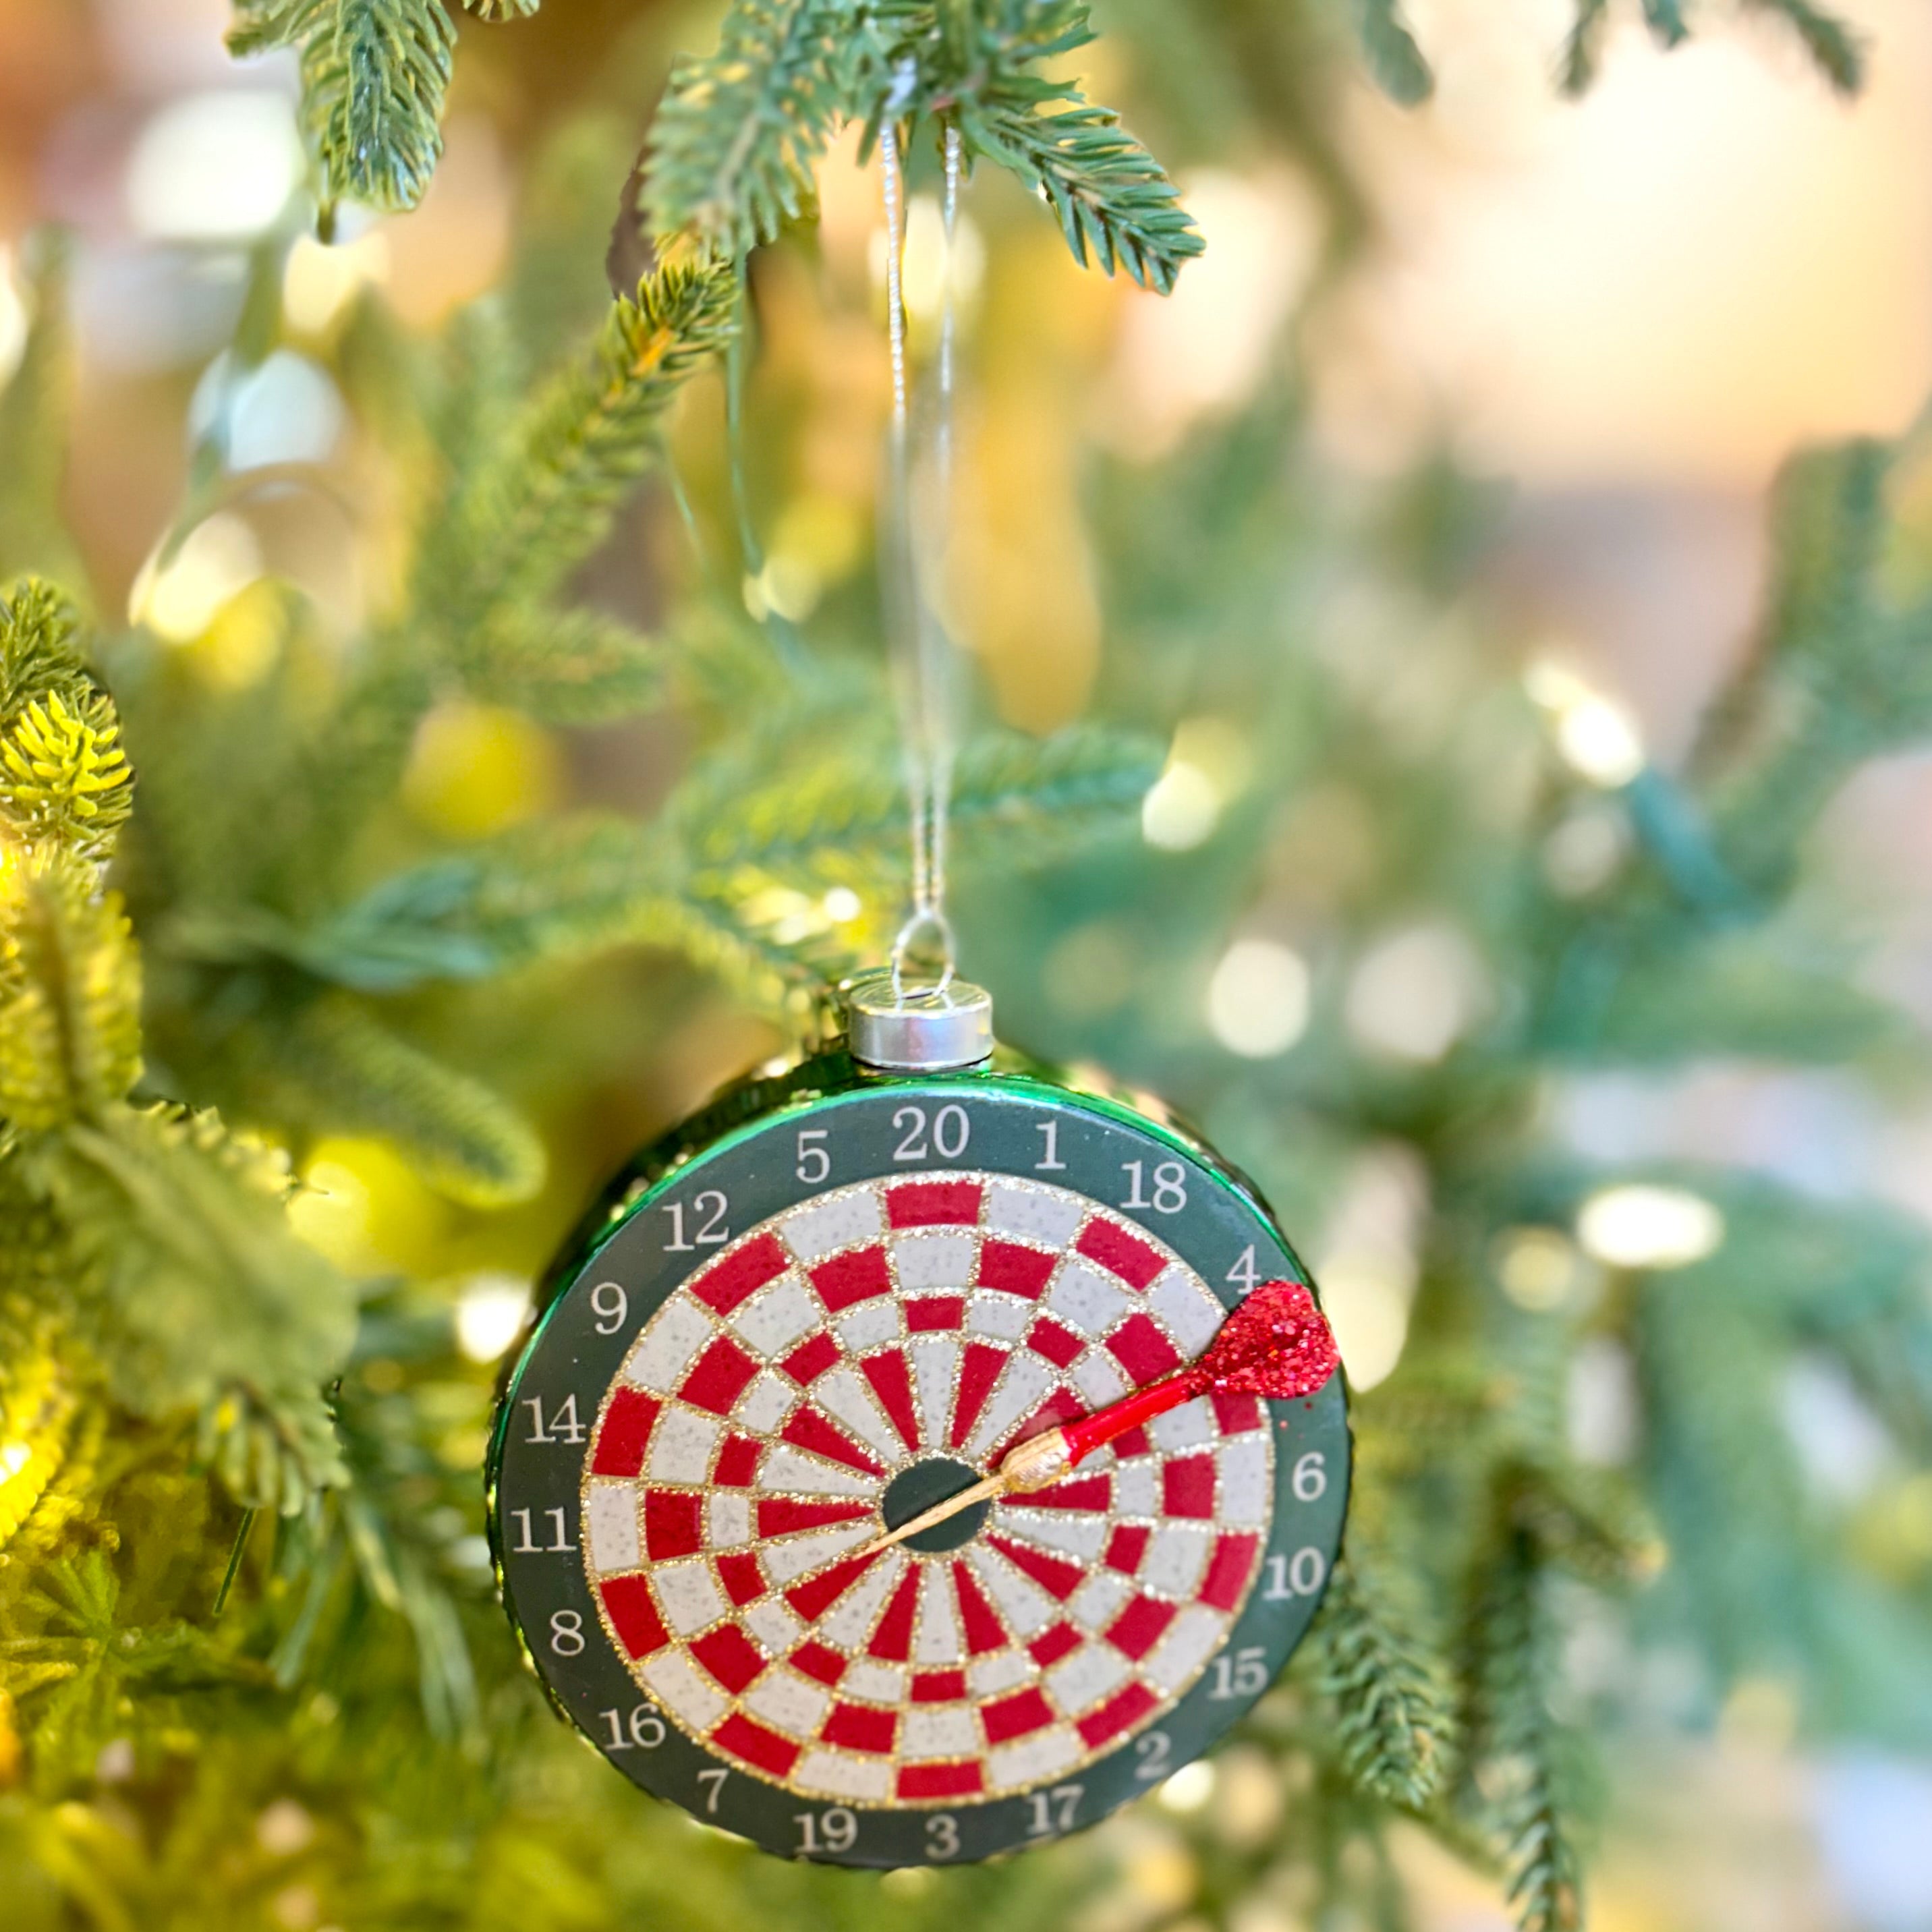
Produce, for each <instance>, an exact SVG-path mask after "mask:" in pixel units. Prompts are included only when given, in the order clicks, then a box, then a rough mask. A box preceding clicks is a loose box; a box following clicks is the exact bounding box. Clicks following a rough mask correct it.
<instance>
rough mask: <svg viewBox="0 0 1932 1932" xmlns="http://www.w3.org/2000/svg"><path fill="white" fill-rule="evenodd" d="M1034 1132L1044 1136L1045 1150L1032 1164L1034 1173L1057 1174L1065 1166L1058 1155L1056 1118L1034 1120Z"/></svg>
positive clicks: (1057, 1124) (1058, 1135) (1058, 1126)
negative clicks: (1054, 1119) (1052, 1119)
mask: <svg viewBox="0 0 1932 1932" xmlns="http://www.w3.org/2000/svg"><path fill="white" fill-rule="evenodd" d="M1034 1133H1037V1134H1044V1135H1045V1136H1046V1153H1045V1154H1043V1155H1041V1157H1040V1159H1039V1160H1037V1161H1035V1162H1034V1164H1033V1171H1034V1173H1036V1174H1058V1173H1059V1172H1061V1171H1062V1170H1063V1169H1064V1168H1065V1167H1066V1166H1067V1163H1066V1162H1064V1160H1061V1157H1060V1123H1059V1122H1058V1121H1035V1122H1034Z"/></svg>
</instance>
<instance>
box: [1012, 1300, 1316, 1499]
mask: <svg viewBox="0 0 1932 1932" xmlns="http://www.w3.org/2000/svg"><path fill="white" fill-rule="evenodd" d="M1340 1360H1341V1358H1340V1355H1338V1354H1337V1352H1336V1349H1335V1337H1334V1334H1332V1333H1331V1331H1330V1329H1329V1327H1328V1323H1327V1322H1325V1320H1323V1319H1322V1311H1321V1310H1319V1308H1317V1307H1316V1305H1315V1298H1314V1297H1313V1295H1310V1293H1309V1292H1308V1290H1307V1289H1306V1288H1305V1287H1304V1286H1302V1284H1301V1283H1300V1282H1298V1281H1268V1282H1264V1283H1262V1285H1261V1286H1260V1287H1259V1288H1257V1289H1256V1290H1255V1291H1254V1292H1253V1294H1252V1295H1250V1296H1249V1297H1248V1298H1247V1300H1246V1301H1244V1302H1243V1303H1242V1304H1241V1306H1240V1307H1238V1308H1237V1309H1236V1310H1235V1312H1234V1313H1232V1315H1230V1316H1229V1317H1228V1319H1227V1320H1226V1321H1225V1322H1223V1323H1222V1325H1221V1328H1220V1333H1219V1334H1217V1335H1216V1336H1215V1337H1214V1340H1213V1341H1211V1342H1210V1343H1208V1346H1207V1348H1206V1349H1205V1350H1204V1351H1203V1352H1202V1355H1201V1356H1200V1358H1199V1360H1198V1361H1193V1362H1190V1364H1188V1365H1187V1367H1186V1368H1184V1369H1180V1370H1176V1371H1175V1373H1174V1374H1172V1375H1171V1376H1167V1377H1166V1378H1165V1379H1163V1380H1162V1381H1160V1382H1151V1383H1150V1384H1149V1385H1148V1387H1146V1388H1144V1389H1136V1391H1134V1392H1133V1394H1132V1395H1128V1396H1123V1397H1121V1400H1119V1401H1118V1402H1116V1403H1110V1404H1109V1406H1107V1407H1106V1408H1105V1409H1100V1410H1099V1411H1097V1412H1096V1413H1095V1414H1094V1415H1088V1416H1083V1417H1082V1418H1081V1419H1080V1420H1079V1421H1078V1422H1070V1423H1068V1424H1067V1425H1066V1426H1065V1427H1064V1428H1063V1429H1062V1430H1061V1431H1060V1433H1061V1435H1062V1436H1064V1437H1065V1438H1066V1439H1067V1461H1068V1463H1070V1464H1072V1463H1079V1462H1081V1461H1082V1460H1085V1458H1086V1457H1089V1456H1091V1455H1092V1454H1093V1453H1094V1451H1095V1450H1097V1449H1100V1448H1105V1447H1106V1445H1107V1444H1109V1442H1112V1441H1113V1440H1114V1439H1115V1437H1116V1436H1124V1435H1125V1434H1126V1433H1127V1431H1128V1430H1130V1429H1138V1428H1139V1427H1140V1426H1141V1425H1142V1424H1143V1423H1145V1422H1151V1421H1153V1420H1154V1418H1155V1417H1156V1416H1157V1415H1166V1412H1168V1411H1169V1409H1178V1408H1179V1407H1180V1406H1181V1404H1182V1403H1184V1402H1191V1401H1193V1399H1194V1398H1195V1397H1196V1396H1199V1395H1208V1394H1213V1393H1214V1392H1216V1391H1219V1392H1220V1393H1222V1394H1228V1395H1259V1396H1268V1397H1273V1398H1274V1400H1277V1401H1283V1402H1285V1401H1288V1400H1292V1398H1294V1397H1296V1396H1304V1395H1313V1394H1314V1393H1315V1391H1316V1390H1317V1389H1319V1388H1321V1387H1322V1385H1323V1384H1324V1383H1325V1382H1327V1381H1328V1378H1329V1377H1330V1376H1332V1375H1333V1374H1334V1373H1335V1370H1336V1367H1337V1364H1338V1363H1339V1362H1340ZM1016 1453H1017V1452H1016ZM1009 1460H1010V1459H1009Z"/></svg>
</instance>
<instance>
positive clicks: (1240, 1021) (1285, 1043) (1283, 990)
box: [1208, 939, 1309, 1060]
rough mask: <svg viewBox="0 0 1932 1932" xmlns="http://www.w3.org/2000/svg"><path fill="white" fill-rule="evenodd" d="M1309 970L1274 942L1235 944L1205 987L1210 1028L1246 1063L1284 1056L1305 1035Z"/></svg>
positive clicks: (1290, 950)
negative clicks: (1280, 1054) (1282, 1054)
mask: <svg viewBox="0 0 1932 1932" xmlns="http://www.w3.org/2000/svg"><path fill="white" fill-rule="evenodd" d="M1308 996H1309V978H1308V967H1307V963H1306V962H1304V959H1302V957H1301V954H1300V953H1297V952H1295V950H1294V949H1293V948H1292V947H1287V946H1284V945H1283V944H1281V943H1280V941H1278V940H1274V939H1238V940H1236V941H1235V943H1234V944H1233V945H1232V946H1231V947H1229V948H1228V950H1227V951H1226V953H1223V954H1222V956H1221V959H1220V964H1219V965H1217V966H1216V968H1214V977H1213V978H1212V979H1211V980H1209V981H1208V1027H1209V1028H1210V1029H1211V1031H1212V1032H1213V1034H1214V1037H1215V1038H1216V1039H1217V1040H1219V1041H1220V1043H1221V1044H1222V1045H1223V1046H1225V1047H1226V1049H1228V1051H1229V1052H1230V1053H1238V1054H1239V1055H1241V1056H1242V1058H1244V1059H1247V1060H1268V1059H1272V1058H1274V1055H1277V1054H1278V1053H1286V1052H1287V1051H1288V1049H1289V1048H1290V1047H1291V1046H1293V1045H1294V1044H1295V1042H1296V1041H1297V1040H1299V1039H1300V1038H1301V1036H1302V1034H1304V1032H1305V1031H1307V1026H1308Z"/></svg>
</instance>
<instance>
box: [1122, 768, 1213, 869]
mask: <svg viewBox="0 0 1932 1932" xmlns="http://www.w3.org/2000/svg"><path fill="white" fill-rule="evenodd" d="M1220 820H1221V791H1220V787H1219V786H1218V785H1217V784H1215V782H1214V780H1213V779H1212V778H1210V777H1209V776H1208V774H1207V773H1206V772H1204V771H1203V770H1202V769H1201V768H1200V766H1198V765H1192V764H1190V763H1188V762H1187V760H1186V759H1184V758H1176V759H1175V760H1172V762H1170V763H1169V766H1168V767H1167V769H1166V771H1164V772H1162V773H1161V775H1160V777H1159V778H1157V779H1156V780H1155V781H1154V783H1153V784H1152V785H1151V786H1150V787H1148V794H1147V796H1146V797H1145V798H1144V799H1142V800H1141V835H1142V837H1143V838H1145V839H1146V841H1147V842H1148V844H1150V845H1153V846H1156V847H1158V848H1159V849H1160V850H1162V851H1163V852H1190V851H1192V850H1193V849H1194V847H1196V846H1197V845H1201V844H1205V843H1206V842H1207V841H1208V838H1210V837H1211V835H1212V834H1213V832H1214V828H1215V826H1217V825H1218V824H1219V823H1220Z"/></svg>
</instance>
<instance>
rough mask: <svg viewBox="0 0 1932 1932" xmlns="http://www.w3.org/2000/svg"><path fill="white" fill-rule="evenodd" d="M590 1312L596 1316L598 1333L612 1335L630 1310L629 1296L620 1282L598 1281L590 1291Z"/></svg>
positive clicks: (620, 1326) (621, 1324)
mask: <svg viewBox="0 0 1932 1932" xmlns="http://www.w3.org/2000/svg"><path fill="white" fill-rule="evenodd" d="M590 1312H591V1313H592V1314H593V1315H594V1316H596V1317H597V1332H598V1334H600V1335H614V1334H616V1332H617V1331H618V1330H619V1328H622V1327H623V1325H624V1319H625V1316H628V1314H629V1313H630V1312H631V1298H630V1297H629V1296H628V1295H626V1294H625V1292H624V1290H623V1287H622V1284H621V1283H617V1282H614V1281H600V1282H599V1283H598V1284H597V1286H595V1288H593V1289H592V1290H591V1291H590Z"/></svg>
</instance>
